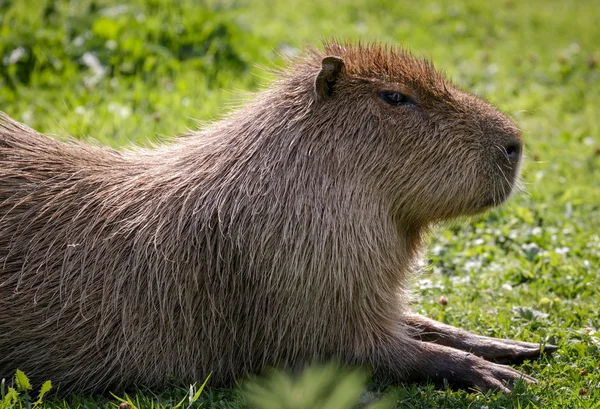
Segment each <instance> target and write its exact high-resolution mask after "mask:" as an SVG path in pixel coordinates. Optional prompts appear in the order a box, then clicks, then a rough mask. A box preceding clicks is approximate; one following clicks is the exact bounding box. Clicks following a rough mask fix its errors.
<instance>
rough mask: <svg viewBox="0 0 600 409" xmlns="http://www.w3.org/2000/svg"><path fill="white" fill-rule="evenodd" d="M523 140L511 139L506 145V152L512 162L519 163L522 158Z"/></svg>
mask: <svg viewBox="0 0 600 409" xmlns="http://www.w3.org/2000/svg"><path fill="white" fill-rule="evenodd" d="M521 150H522V149H521V142H520V141H511V142H508V143H506V144H505V145H504V152H505V153H506V157H507V158H508V160H509V161H510V162H511V163H517V162H518V161H519V159H521Z"/></svg>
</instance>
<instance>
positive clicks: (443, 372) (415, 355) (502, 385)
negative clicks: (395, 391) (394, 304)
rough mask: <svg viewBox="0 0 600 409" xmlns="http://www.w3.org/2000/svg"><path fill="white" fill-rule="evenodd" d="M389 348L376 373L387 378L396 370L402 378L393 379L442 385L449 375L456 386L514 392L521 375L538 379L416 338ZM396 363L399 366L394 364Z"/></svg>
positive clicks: (533, 381) (450, 382)
mask: <svg viewBox="0 0 600 409" xmlns="http://www.w3.org/2000/svg"><path fill="white" fill-rule="evenodd" d="M411 341H412V342H411ZM389 352H390V351H389V350H388V351H387V354H386V353H385V352H384V355H383V356H382V358H383V359H382V360H380V361H379V365H376V367H375V375H376V376H378V377H382V378H384V379H385V378H389V377H390V375H392V376H393V375H394V374H395V373H396V374H397V376H398V377H399V379H391V380H392V381H403V380H404V381H406V380H408V381H430V382H434V383H436V384H438V385H442V384H443V383H444V379H445V380H447V381H448V383H449V385H450V386H452V387H453V388H458V389H474V390H480V391H488V390H495V391H502V392H510V391H511V390H512V389H513V388H514V385H515V382H517V381H518V380H519V379H520V380H522V381H523V382H524V383H536V382H537V380H536V379H535V378H532V377H531V376H529V375H526V374H524V373H522V372H519V371H517V370H516V369H513V368H511V367H510V366H507V365H501V364H497V363H494V362H490V361H486V360H485V359H483V358H480V357H478V356H475V355H473V354H471V353H469V352H465V351H461V350H459V349H454V348H450V347H447V346H444V345H439V344H435V343H430V342H423V341H419V340H416V339H411V340H403V341H402V342H399V343H398V345H397V348H396V349H394V351H393V352H392V354H389ZM394 364H397V365H398V366H397V367H396V368H394V367H393V365H394ZM389 365H392V366H391V367H390V366H389ZM396 370H398V372H395V371H396Z"/></svg>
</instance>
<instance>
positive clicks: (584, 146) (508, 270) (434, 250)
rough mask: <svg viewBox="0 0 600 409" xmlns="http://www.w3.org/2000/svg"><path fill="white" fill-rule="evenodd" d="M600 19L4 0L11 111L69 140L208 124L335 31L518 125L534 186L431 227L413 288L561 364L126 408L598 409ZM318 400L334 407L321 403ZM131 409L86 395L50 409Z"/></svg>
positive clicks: (433, 310) (527, 180)
mask: <svg viewBox="0 0 600 409" xmlns="http://www.w3.org/2000/svg"><path fill="white" fill-rule="evenodd" d="M598 16H600V2H598V1H595V0H581V1H578V2H567V1H558V0H552V1H549V0H533V1H528V2H519V1H512V0H508V1H489V2H480V1H466V2H445V1H437V2H432V1H419V2H408V1H384V0H378V1H373V0H358V1H352V2H350V1H348V2H346V3H340V2H327V1H325V2H324V1H319V0H310V1H303V2H301V3H300V2H297V3H294V2H283V1H279V2H276V1H267V0H262V1H250V0H248V1H227V0H224V1H206V2H199V1H192V0H182V1H178V2H176V1H173V2H170V1H166V0H132V1H129V2H112V1H108V0H94V1H92V0H82V1H67V0H58V1H47V0H41V1H38V2H34V1H33V0H31V1H29V0H4V1H0V38H1V39H2V40H1V41H0V58H1V60H0V110H2V111H5V112H6V113H7V114H9V115H11V116H12V117H14V118H16V119H18V120H20V121H23V122H25V123H27V124H29V125H30V126H32V127H34V128H36V129H37V130H39V131H41V132H44V133H47V134H51V135H53V136H56V137H58V138H61V139H64V138H67V137H68V136H69V135H72V136H74V137H76V138H82V139H86V138H93V139H95V140H97V141H99V143H102V144H106V145H110V146H112V147H115V148H120V149H123V148H126V147H128V146H131V145H134V144H135V145H139V144H142V145H145V144H150V143H153V142H156V141H159V140H161V139H163V138H164V137H165V136H172V135H175V134H178V133H182V132H185V131H186V130H187V129H190V128H196V127H198V126H201V124H199V123H198V122H197V121H198V120H200V121H206V120H213V119H216V118H218V116H219V114H221V113H223V112H224V111H226V110H228V109H231V106H232V105H233V106H235V105H238V104H240V103H242V102H243V101H244V100H245V99H247V98H249V95H248V91H253V90H257V89H260V88H261V87H262V86H264V85H265V84H267V83H268V81H269V80H270V79H271V78H272V77H273V75H272V74H271V73H269V70H270V69H272V68H277V67H280V66H281V65H282V63H283V59H282V57H281V55H282V54H286V53H294V52H297V50H298V49H299V48H301V47H302V46H303V45H305V44H313V45H314V44H318V43H319V41H320V40H321V39H323V38H326V39H327V38H340V39H350V40H362V41H384V42H389V43H393V44H403V45H404V46H405V47H407V48H409V49H410V50H412V51H413V52H414V53H415V54H418V55H424V56H427V57H428V58H430V59H431V60H432V61H433V62H434V63H435V65H436V66H437V67H438V68H440V69H442V70H444V71H445V72H446V73H447V74H448V76H449V77H451V78H452V79H453V80H454V81H455V82H457V83H458V84H460V85H461V86H463V87H464V88H466V89H467V90H469V91H471V92H474V93H476V94H478V95H480V96H482V97H485V98H486V99H488V100H489V101H491V102H492V103H494V104H496V105H497V106H498V107H500V108H501V109H502V110H504V111H505V112H507V113H508V114H509V115H510V116H511V117H512V118H514V120H515V121H516V122H517V123H518V125H519V126H520V127H521V128H522V130H523V132H524V138H525V151H526V162H525V165H524V169H523V179H524V191H523V192H521V193H518V194H516V195H515V197H514V198H513V199H512V201H510V202H509V203H508V204H507V205H505V206H503V207H502V208H500V209H498V210H494V211H492V212H491V213H489V214H486V215H484V216H481V217H478V218H475V219H469V220H463V221H458V222H455V223H452V224H446V225H442V226H439V227H437V228H436V229H435V230H434V232H433V234H432V236H431V238H430V240H429V246H428V252H427V253H426V254H425V257H424V263H423V270H424V272H423V274H422V276H420V277H418V278H417V279H416V280H415V289H416V292H417V293H418V294H419V295H420V300H421V301H420V303H419V304H417V306H416V308H417V310H418V311H420V312H422V313H425V314H427V315H429V316H431V317H433V318H436V319H439V320H442V321H444V322H447V323H450V324H453V325H457V326H460V327H462V328H466V329H469V330H471V331H474V332H478V333H481V334H486V335H490V336H498V337H510V338H516V339H521V340H527V341H541V342H551V343H554V344H557V345H558V346H559V347H560V349H559V350H558V351H557V352H556V353H554V354H553V356H551V357H542V358H541V359H538V360H535V361H531V362H527V363H525V364H523V365H521V366H520V369H521V370H522V371H524V372H526V373H527V374H530V375H532V376H535V377H537V378H538V379H540V383H539V384H537V385H533V386H528V387H521V388H518V389H517V390H516V391H515V392H513V393H512V394H510V395H506V394H499V393H498V394H495V393H488V394H478V393H471V392H464V391H462V392H453V391H451V390H448V389H443V390H435V389H434V388H433V387H432V386H429V385H401V386H398V387H393V388H381V387H379V386H378V385H372V384H370V383H369V380H368V377H364V376H363V375H362V374H360V373H350V374H346V375H343V376H342V375H340V371H339V370H338V369H336V368H332V367H329V368H325V369H318V368H315V369H312V370H311V371H309V372H306V373H305V374H304V375H303V377H301V378H300V379H299V380H298V379H297V380H295V381H292V380H291V379H289V378H286V377H285V376H284V375H281V374H279V375H273V376H272V377H271V378H268V379H261V380H258V381H255V382H254V383H253V384H246V385H241V386H240V387H237V388H234V389H231V390H214V389H212V390H208V391H204V392H203V393H202V394H200V397H199V398H198V399H197V400H195V401H194V402H192V403H190V402H191V401H190V400H189V399H188V397H186V396H187V395H189V394H190V391H189V390H188V389H181V388H177V387H173V388H170V389H168V390H166V391H149V390H147V389H140V390H139V391H136V392H134V393H133V394H132V395H130V396H131V399H132V404H134V405H135V406H139V407H157V408H158V407H161V408H162V407H171V406H173V405H175V404H176V403H177V402H179V401H180V400H181V399H185V401H184V402H183V403H182V404H181V405H182V406H183V407H188V405H191V406H192V407H204V408H239V407H252V406H254V407H259V408H271V407H272V408H279V407H288V408H313V407H327V408H340V409H341V408H350V407H353V402H356V401H357V400H359V399H360V400H361V402H362V403H361V404H362V405H369V404H373V403H374V402H378V401H380V400H382V402H380V404H381V406H379V407H383V406H385V405H388V406H386V407H390V406H391V407H402V408H431V407H444V408H465V407H469V408H511V407H519V408H598V407H600V403H599V402H600V367H599V363H598V362H599V360H600V359H599V358H600V352H599V348H600V333H599V332H596V331H597V330H598V329H600V312H599V311H600V291H599V290H598V287H600V115H599V112H598V107H599V106H600V45H599V44H600V43H599V39H600V25H599V24H598V21H597V19H598ZM265 68H267V69H265ZM203 381H204V380H203V379H199V380H198V382H199V384H201V383H202V382H203ZM11 382H12V381H11V380H6V382H5V384H3V385H2V387H1V389H0V392H1V393H2V394H1V395H0V402H3V401H5V403H6V407H12V406H14V407H20V406H22V407H27V402H28V401H30V400H35V399H37V391H35V392H34V391H30V393H29V395H31V396H32V399H29V398H28V396H27V395H26V394H25V393H24V392H21V393H20V398H19V399H17V400H16V401H14V402H13V403H9V401H11V399H8V398H7V397H6V393H7V390H8V389H7V388H8V386H9V385H10V384H11ZM331 384H333V385H334V386H333V387H332V388H328V386H331ZM332 391H333V392H332ZM328 393H330V395H331V396H329V395H328V398H323V397H322V395H327V394H328ZM192 395H194V394H193V393H192ZM244 396H246V398H245V399H244ZM318 396H321V397H320V399H322V400H321V401H319V402H321V403H315V402H316V401H311V399H317V397H318ZM120 397H124V396H120ZM136 399H137V401H136ZM325 399H330V400H329V401H327V403H324V402H325ZM192 400H193V399H192ZM284 402H287V403H284ZM293 402H296V403H293ZM118 403H119V399H117V398H116V397H110V396H109V397H103V398H99V397H90V396H79V397H73V398H70V399H68V400H67V401H60V400H57V399H55V398H45V399H44V401H43V403H42V404H41V405H44V406H47V407H61V408H78V407H82V408H85V407H95V406H98V405H101V406H105V405H113V406H116V405H117V404H118ZM2 405H3V404H2V403H0V408H4V406H2ZM11 405H12V406H11Z"/></svg>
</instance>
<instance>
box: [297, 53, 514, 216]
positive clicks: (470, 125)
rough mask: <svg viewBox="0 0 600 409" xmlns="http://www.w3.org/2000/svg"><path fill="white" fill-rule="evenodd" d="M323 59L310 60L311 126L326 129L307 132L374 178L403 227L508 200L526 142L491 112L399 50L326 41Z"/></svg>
mask: <svg viewBox="0 0 600 409" xmlns="http://www.w3.org/2000/svg"><path fill="white" fill-rule="evenodd" d="M325 55H326V56H325V57H323V54H322V53H318V52H314V53H313V54H312V55H311V56H310V57H309V58H308V61H309V63H310V64H309V65H308V66H309V67H310V68H311V69H312V70H311V71H307V72H306V75H309V76H313V77H314V78H315V81H314V88H315V89H314V94H315V102H314V106H313V109H314V110H315V111H316V114H315V115H316V118H314V123H315V126H316V125H317V124H318V126H321V127H322V128H325V129H323V130H322V131H323V132H313V133H312V135H313V136H314V137H316V138H328V139H332V138H335V139H336V146H337V147H336V150H339V151H340V153H339V157H340V158H346V159H345V160H347V161H348V163H347V166H356V167H361V168H362V172H360V173H361V174H362V175H367V177H369V178H372V180H371V182H372V183H373V184H374V185H377V186H379V187H380V188H381V190H380V193H381V194H384V195H386V196H387V197H386V199H388V200H389V199H391V200H390V201H388V203H393V205H392V206H393V209H392V213H393V214H394V215H395V217H397V218H398V219H399V221H401V222H403V223H409V224H411V223H415V224H416V225H419V226H423V225H426V224H427V223H429V222H431V221H436V220H442V219H447V218H451V217H456V216H458V215H463V214H473V213H477V212H480V211H482V210H485V209H487V208H489V207H491V206H494V205H498V204H500V203H502V202H503V201H504V200H505V199H506V198H507V197H508V196H509V195H510V192H511V191H512V188H513V185H514V184H515V181H516V178H517V176H518V170H519V167H520V162H521V153H522V139H521V136H520V132H519V130H518V129H517V127H516V126H515V124H514V123H513V122H512V121H511V120H509V119H508V118H507V117H506V116H504V115H503V114H502V113H501V112H499V111H498V110H497V109H496V108H495V107H493V106H492V105H490V104H488V103H487V102H485V101H483V100H481V99H479V98H477V97H474V96H473V95H471V94H469V93H467V92H465V91H463V90H461V89H459V88H457V87H456V86H454V85H452V84H451V83H450V82H448V81H447V80H446V79H445V78H444V77H443V76H442V75H441V74H440V73H438V72H437V71H435V69H434V68H433V66H432V65H431V64H430V63H429V62H428V61H426V60H422V59H418V58H415V57H413V56H412V55H410V54H409V53H407V52H406V51H404V50H402V49H398V48H393V47H384V46H380V45H358V46H343V45H338V44H326V45H325ZM301 67H304V66H301ZM317 70H319V72H318V73H317V72H316V71H317ZM303 83H304V84H310V83H311V82H310V81H309V80H308V79H304V81H303ZM289 84H290V85H291V86H293V87H296V86H298V84H295V83H294V82H290V83H289ZM292 92H297V88H295V89H292ZM316 142H317V143H323V142H322V141H320V142H319V141H316ZM342 152H343V153H342Z"/></svg>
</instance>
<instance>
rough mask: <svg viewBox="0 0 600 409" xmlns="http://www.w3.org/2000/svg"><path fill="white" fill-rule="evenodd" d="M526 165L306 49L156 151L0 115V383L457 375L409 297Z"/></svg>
mask: <svg viewBox="0 0 600 409" xmlns="http://www.w3.org/2000/svg"><path fill="white" fill-rule="evenodd" d="M520 159H521V137H520V133H519V131H518V130H517V128H516V127H515V125H514V124H513V123H512V122H511V121H510V120H509V119H507V118H506V117H505V116H504V115H502V114H501V113H500V112H499V111H498V110H497V109H495V108H494V107H492V106H491V105H490V104H488V103H486V102H484V101H482V100H480V99H478V98H476V97H474V96H472V95H470V94H468V93H466V92H464V91H462V90H460V89H458V88H457V87H455V86H453V85H452V84H450V83H449V82H448V81H447V80H446V79H444V78H443V76H441V75H440V74H438V73H437V72H436V71H435V70H434V68H433V67H432V66H431V64H429V63H428V62H426V61H424V60H421V59H418V58H414V57H412V56H411V55H409V54H407V53H406V52H404V51H403V50H401V49H397V48H394V47H385V46H380V45H350V44H334V43H329V44H326V45H325V50H324V51H318V50H308V51H307V52H306V53H305V54H304V55H303V56H302V57H299V58H297V59H295V60H293V61H292V62H291V63H290V67H289V68H288V69H287V70H285V71H283V72H282V73H281V75H280V77H279V79H278V80H277V81H276V82H275V83H274V84H273V85H272V86H271V87H270V88H268V89H266V90H265V91H263V92H261V93H259V94H257V95H256V96H255V98H254V99H253V101H252V102H250V103H248V104H247V105H245V106H244V107H243V108H241V109H239V110H237V111H235V112H233V113H231V114H229V115H228V116H227V117H226V118H225V119H223V120H221V121H218V122H216V123H214V124H212V125H210V126H208V127H207V128H206V129H203V130H201V131H197V132H192V133H190V134H189V135H186V136H184V137H181V138H179V139H177V140H175V141H174V142H172V143H169V144H166V145H164V146H160V147H157V148H154V149H149V150H142V149H140V150H136V151H128V152H117V151H112V150H108V149H104V148H99V147H92V146H88V145H85V144H82V143H79V142H69V143H63V142H59V141H56V140H54V139H51V138H49V137H46V136H44V135H41V134H39V133H36V132H35V131H33V130H31V129H29V128H27V127H25V126H23V125H20V124H18V123H16V122H14V121H12V120H11V119H9V118H8V117H6V116H4V117H2V119H1V120H0V377H6V378H10V377H11V376H13V375H14V371H15V370H16V369H17V368H18V369H21V370H23V371H24V372H25V373H26V374H27V375H28V376H30V377H31V378H32V379H34V380H44V379H51V380H52V381H54V382H55V383H60V384H61V390H62V391H87V392H101V391H105V390H108V389H110V390H121V389H123V388H126V387H129V386H132V385H146V386H150V387H160V386H161V385H164V384H165V382H166V381H167V379H168V378H170V377H173V378H174V379H179V380H182V381H185V382H193V381H199V380H200V381H201V380H203V379H204V378H205V377H206V376H207V375H208V374H209V373H212V376H211V381H212V382H213V383H215V384H221V385H225V384H229V383H231V382H232V381H233V380H235V379H238V378H240V377H242V376H243V375H244V374H247V373H256V372H259V371H260V370H261V369H262V368H264V367H267V366H284V367H286V366H287V367H296V366H298V365H301V364H303V363H305V362H311V361H324V360H329V359H336V360H340V361H342V362H345V363H348V364H353V365H366V366H368V367H370V368H372V369H373V371H374V374H375V376H377V377H378V378H380V379H383V380H385V381H389V382H401V381H405V380H413V379H415V380H418V379H434V380H435V379H436V378H439V377H446V378H448V377H451V375H448V374H449V373H450V372H449V369H447V368H446V366H451V365H452V362H454V361H456V359H454V358H452V359H446V358H444V359H440V358H439V357H447V356H448V351H446V350H443V351H441V352H440V351H439V350H438V349H437V348H438V344H436V343H428V342H422V341H420V340H415V337H414V333H413V330H412V329H411V325H410V322H409V320H407V319H405V317H406V316H408V315H409V314H410V310H409V306H408V303H409V301H410V295H409V292H408V291H407V281H408V280H409V278H410V273H411V272H412V271H413V266H414V265H415V261H416V260H417V257H418V254H419V251H420V250H421V248H422V238H423V235H424V233H425V232H426V231H427V229H428V227H429V226H430V225H431V224H432V223H435V222H438V221H441V220H445V219H449V218H453V217H456V216H460V215H469V214H475V213H478V212H481V211H484V210H485V209H487V208H489V207H491V206H493V205H497V204H500V203H501V202H502V201H504V200H505V199H506V198H507V197H508V196H509V194H510V192H511V190H512V189H513V185H514V183H515V179H516V177H517V173H518V167H519V164H520ZM439 348H446V349H450V348H447V347H441V346H440V347H439ZM469 359H471V358H469ZM472 359H480V358H476V357H472ZM480 360H481V361H483V359H480ZM469 362H470V361H469ZM474 362H475V363H474V364H473V362H471V364H473V365H472V366H474V367H476V366H477V365H475V364H478V363H479V361H474ZM485 362H487V361H485ZM444 365H445V366H444ZM490 365H494V368H496V367H502V368H509V367H504V366H502V365H496V364H490ZM457 368H458V369H460V365H459V366H458V367H454V368H453V369H452V370H453V371H456V369H457ZM507 370H508V369H507ZM465 371H466V370H463V372H465ZM492 372H493V371H492ZM514 372H516V371H514ZM517 373H518V372H517ZM475 375H476V376H475V377H476V378H479V377H482V376H481V373H478V372H477V373H475ZM520 375H522V374H520ZM497 378H498V377H497ZM501 378H502V377H501ZM508 378H510V377H508ZM511 379H512V378H510V379H508V380H511ZM502 380H507V379H505V378H502V379H501V381H502ZM457 383H458V384H461V380H460V379H459V380H457ZM464 384H465V385H467V386H473V384H474V385H475V386H477V382H476V381H472V382H471V381H468V380H467V381H464ZM484 386H485V385H484Z"/></svg>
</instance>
